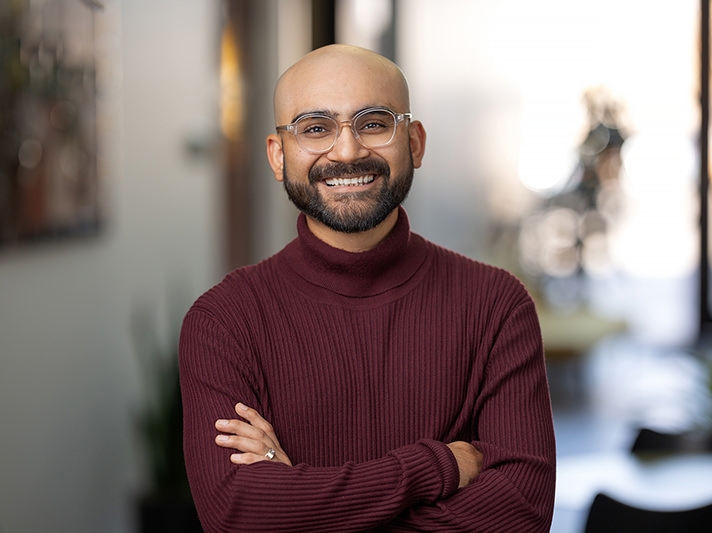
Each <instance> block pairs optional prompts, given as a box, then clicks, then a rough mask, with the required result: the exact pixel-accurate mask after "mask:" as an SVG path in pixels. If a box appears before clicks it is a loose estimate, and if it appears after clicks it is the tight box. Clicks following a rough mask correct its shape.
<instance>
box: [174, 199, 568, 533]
mask: <svg viewBox="0 0 712 533" xmlns="http://www.w3.org/2000/svg"><path fill="white" fill-rule="evenodd" d="M297 229H298V236H297V238H296V239H295V240H294V241H292V242H291V243H289V244H288V245H287V246H286V247H285V248H284V249H283V250H282V251H280V252H279V253H277V254H276V255H274V256H272V257H270V258H268V259H266V260H264V261H262V262H260V263H258V264H256V265H251V266H247V267H242V268H238V269H236V270H234V271H232V272H231V273H229V274H228V275H227V276H226V277H225V278H224V279H223V281H222V282H220V283H219V284H218V285H216V286H215V287H213V288H211V289H210V290H208V291H207V292H206V293H205V294H203V295H202V296H201V297H200V298H199V299H198V300H197V301H196V302H195V304H194V305H193V306H192V308H191V309H190V310H189V312H188V314H187V315H186V317H185V320H184V323H183V328H182V330H181V338H180V370H181V389H182V397H183V413H184V452H185V459H186V467H187V471H188V476H189V481H190V484H191V490H192V493H193V498H194V501H195V504H196V507H197V509H198V514H199V517H200V520H201V523H202V525H203V527H204V528H205V530H206V531H209V532H213V531H216V532H217V531H272V532H276V531H280V532H282V531H309V532H316V531H330V532H331V531H482V532H485V531H507V532H511V531H518V532H519V531H522V532H524V531H526V532H536V531H542V532H543V531H548V529H549V525H550V522H551V518H552V509H553V497H554V483H555V466H554V463H555V444H554V432H553V424H552V418H551V404H550V400H549V394H548V387H547V381H546V373H545V367H544V358H543V350H542V341H541V332H540V329H539V324H538V320H537V317H536V311H535V307H534V303H533V301H532V300H531V298H530V297H529V295H528V293H527V291H526V289H525V288H524V286H523V285H522V284H521V283H520V282H519V281H518V280H517V279H516V278H514V277H513V276H511V275H510V274H509V273H507V272H506V271H504V270H501V269H499V268H495V267H492V266H488V265H485V264H483V263H480V262H477V261H474V260H472V259H469V258H466V257H464V256H462V255H459V254H457V253H455V252H452V251H449V250H446V249H444V248H442V247H439V246H437V245H435V244H433V243H431V242H429V241H427V240H426V239H424V238H422V237H421V236H419V235H417V234H415V233H412V232H411V230H410V225H409V222H408V218H407V215H406V213H405V211H404V210H403V209H402V208H400V209H399V216H398V220H397V222H396V226H395V227H394V229H393V231H392V232H391V234H390V235H389V236H388V237H387V238H386V240H385V241H384V242H382V243H381V244H379V245H378V246H377V247H376V248H374V249H372V250H369V251H366V252H363V253H351V252H347V251H344V250H339V249H336V248H332V247H330V246H329V245H327V244H326V243H324V242H322V241H320V240H319V239H318V238H316V237H315V236H314V235H313V234H312V233H311V232H310V231H309V228H308V226H307V223H306V219H305V217H304V215H300V216H299V219H298V221H297ZM237 402H242V403H244V404H246V405H248V406H250V407H253V408H255V409H256V410H257V411H258V412H259V413H260V414H261V415H262V416H263V417H264V418H265V419H266V420H267V421H269V422H270V423H271V424H272V426H273V427H274V429H275V432H276V434H277V438H278V439H279V441H280V444H281V446H282V448H283V449H284V451H285V452H286V453H287V455H288V456H289V458H290V459H291V461H292V463H293V465H294V466H291V467H290V466H287V465H285V464H282V463H278V462H270V461H261V462H258V463H255V464H252V465H240V466H238V465H235V464H232V463H231V462H230V460H229V456H230V454H231V452H234V451H231V450H226V449H223V448H220V447H218V446H217V445H216V444H215V441H214V439H215V436H216V435H217V431H216V430H215V426H214V424H215V421H216V420H218V419H221V418H223V419H224V418H237V417H236V415H235V414H234V405H235V404H236V403H237ZM456 440H464V441H467V442H470V443H472V444H473V445H474V446H475V447H476V448H477V449H478V450H479V451H480V452H481V453H482V454H483V466H482V471H481V473H480V474H479V475H478V476H477V477H476V478H475V481H474V482H473V483H472V484H470V485H469V486H467V487H465V488H462V489H458V483H459V471H458V467H457V462H456V461H455V457H454V456H453V454H452V453H451V452H450V450H449V448H448V447H447V446H446V444H447V443H449V442H452V441H456Z"/></svg>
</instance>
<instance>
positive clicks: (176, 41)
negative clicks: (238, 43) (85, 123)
mask: <svg viewBox="0 0 712 533" xmlns="http://www.w3.org/2000/svg"><path fill="white" fill-rule="evenodd" d="M105 3H106V10H105V11H104V12H102V13H99V14H97V25H98V28H99V29H100V31H101V32H102V37H101V40H100V44H101V46H100V49H101V54H102V56H103V57H104V59H105V63H104V64H103V65H102V68H103V69H104V70H103V71H104V75H105V77H104V78H103V79H104V81H103V83H102V87H101V96H102V113H103V115H102V122H101V138H100V141H101V143H102V147H103V149H102V154H101V161H102V171H103V174H102V179H103V180H104V181H103V187H104V190H103V192H104V194H105V198H106V203H107V214H108V218H107V227H106V230H105V231H104V232H103V233H102V235H101V236H99V237H98V238H93V239H89V240H77V241H71V242H62V243H56V244H44V245H41V246H37V247H33V248H26V249H21V250H15V251H10V252H4V253H2V254H1V255H0V427H2V438H0V531H3V532H12V533H23V532H32V533H35V532H39V531H56V532H74V533H82V532H87V533H89V532H97V531H102V532H114V531H115V532H123V531H131V530H133V526H132V512H133V509H132V507H131V500H132V498H134V497H135V495H136V494H137V492H138V491H140V489H141V487H142V485H143V482H144V479H143V474H142V470H141V455H140V448H139V445H138V440H137V436H136V434H135V432H134V428H133V426H132V424H133V421H132V414H131V413H132V411H134V412H135V411H136V410H137V409H138V408H139V407H140V401H141V398H142V396H143V392H142V388H141V387H142V386H143V382H142V379H141V376H140V375H139V372H138V365H137V360H136V355H135V350H134V346H133V344H132V340H131V337H130V332H129V325H130V319H131V315H132V312H133V310H134V308H135V307H137V306H139V307H141V306H143V307H145V308H147V309H149V310H152V311H153V312H155V316H156V320H157V321H158V323H159V324H164V325H166V324H167V323H168V322H170V320H171V317H174V316H182V314H183V313H184V312H185V309H184V307H185V306H187V305H188V304H189V303H190V301H192V299H193V298H195V297H196V296H197V295H198V294H199V293H200V292H202V291H204V290H205V289H207V288H208V287H209V286H210V285H211V284H213V283H215V282H216V281H218V280H219V278H220V277H221V276H222V271H221V270H222V265H220V253H219V244H220V238H221V237H220V231H219V229H220V227H219V209H218V206H219V202H218V199H219V196H218V194H219V179H220V178H219V173H218V172H217V168H216V166H215V164H214V163H213V162H212V161H211V160H210V159H201V158H191V157H190V156H188V155H187V152H186V151H185V150H184V143H185V141H186V138H187V137H188V136H189V135H192V134H193V133H195V132H200V131H202V130H204V129H205V128H211V127H214V126H215V124H216V123H217V121H216V117H217V57H218V54H217V44H216V43H217V33H216V29H217V28H216V25H217V22H218V12H217V10H218V7H219V3H218V2H205V1H202V0H151V1H150V2H145V1H143V0H106V2H105ZM169 307H170V309H169ZM158 333H159V334H160V335H163V334H166V335H167V334H168V328H167V327H166V328H165V329H161V330H160V331H159V332H158Z"/></svg>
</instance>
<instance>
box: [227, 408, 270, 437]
mask: <svg viewBox="0 0 712 533" xmlns="http://www.w3.org/2000/svg"><path fill="white" fill-rule="evenodd" d="M235 412H236V413H237V414H238V415H239V416H240V417H242V418H244V419H245V420H247V421H248V422H249V423H250V425H251V426H253V427H255V428H258V429H260V430H262V431H264V433H265V434H266V435H268V436H269V437H270V438H271V439H272V440H273V441H275V442H276V441H277V436H276V435H275V433H274V428H273V427H272V424H270V423H269V422H267V420H265V419H264V418H262V417H261V416H260V414H259V413H258V412H257V411H255V410H254V409H251V408H250V407H247V406H246V405H245V404H243V403H238V404H237V405H236V406H235Z"/></svg>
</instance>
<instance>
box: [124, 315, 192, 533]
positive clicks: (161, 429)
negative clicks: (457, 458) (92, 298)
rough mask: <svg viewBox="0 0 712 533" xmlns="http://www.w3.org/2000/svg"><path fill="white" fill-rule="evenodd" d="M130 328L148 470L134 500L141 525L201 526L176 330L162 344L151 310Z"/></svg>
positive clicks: (147, 528) (145, 529) (150, 528)
mask: <svg viewBox="0 0 712 533" xmlns="http://www.w3.org/2000/svg"><path fill="white" fill-rule="evenodd" d="M132 330H133V336H134V341H135V344H136V348H137V353H138V355H139V361H140V363H141V364H140V367H141V370H142V375H143V376H144V378H145V383H146V387H145V388H146V402H145V404H144V406H143V408H142V409H141V411H140V412H139V413H138V414H137V416H136V423H137V429H138V432H139V434H140V436H141V440H142V443H143V445H144V450H145V457H146V461H147V468H148V473H149V476H148V480H149V485H148V487H147V490H146V491H145V492H144V493H143V495H142V496H141V497H140V498H139V501H138V510H137V515H138V517H137V518H138V521H139V531H140V532H142V533H150V532H154V531H156V532H157V531H161V532H163V531H171V532H175V533H181V532H185V533H189V532H200V531H202V529H201V527H200V522H199V521H198V515H197V513H196V510H195V506H194V504H193V500H192V498H191V495H190V488H189V486H188V478H187V475H186V471H185V461H184V458H183V409H182V404H181V394H180V383H179V375H178V335H177V333H174V334H172V335H170V339H171V340H170V341H168V343H167V347H164V346H162V345H161V343H160V342H159V341H158V339H157V335H156V328H155V326H154V322H153V320H152V319H151V316H150V314H149V313H137V314H135V315H134V317H133V323H132Z"/></svg>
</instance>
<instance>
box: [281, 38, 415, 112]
mask: <svg viewBox="0 0 712 533" xmlns="http://www.w3.org/2000/svg"><path fill="white" fill-rule="evenodd" d="M368 106H386V107H389V108H391V109H393V110H395V111H397V112H400V113H403V112H407V111H410V97H409V93H408V82H407V81H406V79H405V76H404V75H403V72H402V71H401V70H400V69H399V68H398V66H397V65H396V64H395V63H393V62H392V61H390V60H389V59H387V58H385V57H383V56H381V55H379V54H376V53H375V52H372V51H370V50H366V49H365V48H359V47H357V46H350V45H344V44H333V45H329V46H324V47H322V48H318V49H316V50H314V51H312V52H310V53H308V54H307V55H305V56H304V57H302V58H301V59H300V60H299V61H297V62H296V63H295V64H294V65H292V66H291V67H290V68H289V69H287V71H286V72H285V73H284V74H283V75H282V76H281V77H280V79H279V81H278V82H277V86H276V88H275V91H274V114H275V121H276V124H288V123H290V122H292V120H293V119H294V117H295V116H296V115H297V114H300V113H304V112H309V111H331V112H333V113H334V114H335V115H339V114H342V112H343V113H347V112H348V113H353V112H356V111H358V110H359V109H363V108H365V107H368Z"/></svg>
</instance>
